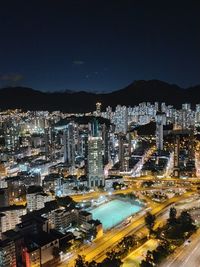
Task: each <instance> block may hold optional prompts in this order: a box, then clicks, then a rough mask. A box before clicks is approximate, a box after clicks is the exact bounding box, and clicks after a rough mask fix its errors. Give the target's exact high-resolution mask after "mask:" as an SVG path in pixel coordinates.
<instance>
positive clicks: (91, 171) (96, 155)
mask: <svg viewBox="0 0 200 267" xmlns="http://www.w3.org/2000/svg"><path fill="white" fill-rule="evenodd" d="M87 164H88V166H87V167H88V185H89V187H97V186H104V170H103V156H102V137H100V136H99V128H98V121H97V120H94V121H93V122H92V124H91V135H90V136H89V137H88V161H87Z"/></svg>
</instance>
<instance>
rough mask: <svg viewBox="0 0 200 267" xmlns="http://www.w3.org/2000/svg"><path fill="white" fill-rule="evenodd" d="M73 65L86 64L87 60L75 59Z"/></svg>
mask: <svg viewBox="0 0 200 267" xmlns="http://www.w3.org/2000/svg"><path fill="white" fill-rule="evenodd" d="M72 63H73V65H79V66H80V65H83V64H85V61H83V60H74V61H73V62H72Z"/></svg>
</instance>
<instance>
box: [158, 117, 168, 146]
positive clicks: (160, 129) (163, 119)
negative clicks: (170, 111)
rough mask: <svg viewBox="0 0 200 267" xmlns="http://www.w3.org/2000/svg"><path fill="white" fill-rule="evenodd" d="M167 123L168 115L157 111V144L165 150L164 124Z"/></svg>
mask: <svg viewBox="0 0 200 267" xmlns="http://www.w3.org/2000/svg"><path fill="white" fill-rule="evenodd" d="M164 124H166V115H165V113H163V112H157V113H156V146H157V149H158V150H159V151H161V150H163V125H164Z"/></svg>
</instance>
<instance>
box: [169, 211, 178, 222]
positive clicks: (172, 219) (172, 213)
mask: <svg viewBox="0 0 200 267" xmlns="http://www.w3.org/2000/svg"><path fill="white" fill-rule="evenodd" d="M176 214H177V211H176V209H175V208H174V207H172V208H170V211H169V219H168V223H169V224H171V225H174V224H176V222H177V219H176Z"/></svg>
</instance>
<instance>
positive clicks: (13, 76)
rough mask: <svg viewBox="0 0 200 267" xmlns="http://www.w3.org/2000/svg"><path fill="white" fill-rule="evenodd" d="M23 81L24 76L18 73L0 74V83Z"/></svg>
mask: <svg viewBox="0 0 200 267" xmlns="http://www.w3.org/2000/svg"><path fill="white" fill-rule="evenodd" d="M23 79H24V76H23V75H22V74H19V73H6V74H0V81H3V82H20V81H22V80H23Z"/></svg>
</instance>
